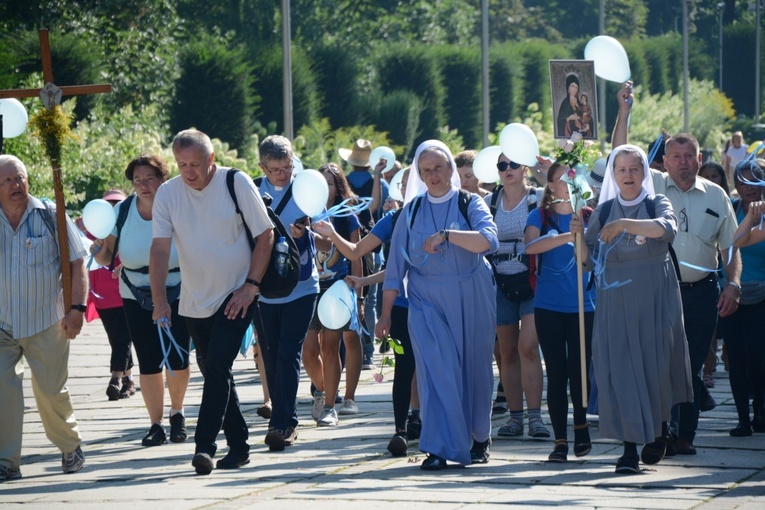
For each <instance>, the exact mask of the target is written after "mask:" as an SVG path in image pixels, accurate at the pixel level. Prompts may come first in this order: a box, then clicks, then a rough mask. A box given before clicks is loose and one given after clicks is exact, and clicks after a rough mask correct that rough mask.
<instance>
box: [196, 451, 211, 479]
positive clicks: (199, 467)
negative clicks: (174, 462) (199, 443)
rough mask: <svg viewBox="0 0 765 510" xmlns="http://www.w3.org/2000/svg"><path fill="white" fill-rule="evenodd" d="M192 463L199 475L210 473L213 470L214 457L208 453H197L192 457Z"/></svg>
mask: <svg viewBox="0 0 765 510" xmlns="http://www.w3.org/2000/svg"><path fill="white" fill-rule="evenodd" d="M191 465H192V466H194V469H195V470H196V472H197V474H198V475H209V474H210V473H212V470H213V463H212V457H211V456H210V455H209V454H207V453H197V454H196V455H194V458H193V459H191Z"/></svg>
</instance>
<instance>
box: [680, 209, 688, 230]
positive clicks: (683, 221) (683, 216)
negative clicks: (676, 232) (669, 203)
mask: <svg viewBox="0 0 765 510" xmlns="http://www.w3.org/2000/svg"><path fill="white" fill-rule="evenodd" d="M678 216H680V230H681V231H682V232H688V214H687V213H686V212H685V208H683V209H680V214H678Z"/></svg>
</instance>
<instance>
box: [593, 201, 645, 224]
mask: <svg viewBox="0 0 765 510" xmlns="http://www.w3.org/2000/svg"><path fill="white" fill-rule="evenodd" d="M614 200H615V199H613V198H612V199H611V200H606V201H605V202H603V205H602V206H601V207H600V212H599V213H598V220H600V226H601V227H602V226H603V225H605V224H606V222H607V221H608V217H609V216H610V215H611V208H612V207H613V206H614ZM651 217H652V218H653V216H651Z"/></svg>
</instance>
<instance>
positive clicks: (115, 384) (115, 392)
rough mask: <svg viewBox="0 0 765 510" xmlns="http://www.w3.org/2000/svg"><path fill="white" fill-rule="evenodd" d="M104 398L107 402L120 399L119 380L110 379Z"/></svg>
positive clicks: (117, 378)
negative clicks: (106, 398) (107, 399)
mask: <svg viewBox="0 0 765 510" xmlns="http://www.w3.org/2000/svg"><path fill="white" fill-rule="evenodd" d="M106 396H107V397H109V400H119V399H120V378H119V377H112V378H111V379H109V386H107V387H106Z"/></svg>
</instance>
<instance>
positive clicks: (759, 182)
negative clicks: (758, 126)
mask: <svg viewBox="0 0 765 510" xmlns="http://www.w3.org/2000/svg"><path fill="white" fill-rule="evenodd" d="M762 149H765V143H760V145H759V146H758V147H757V148H756V149H755V150H753V151H752V152H751V153H750V154H749V155H748V156H747V157H745V158H744V159H743V160H741V162H740V163H739V164H738V165H736V178H737V179H738V180H739V181H741V182H742V183H744V184H748V185H749V186H759V187H765V180H763V179H760V178H758V177H757V175H756V174H755V172H754V171H752V170H754V168H757V169H759V168H760V167H759V166H758V165H757V163H756V162H755V160H756V159H757V154H758V153H759V152H760V151H761V150H762ZM744 170H750V171H751V173H752V177H754V180H753V181H750V180H749V179H746V178H745V177H744V176H743V175H742V174H743V171H744Z"/></svg>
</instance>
